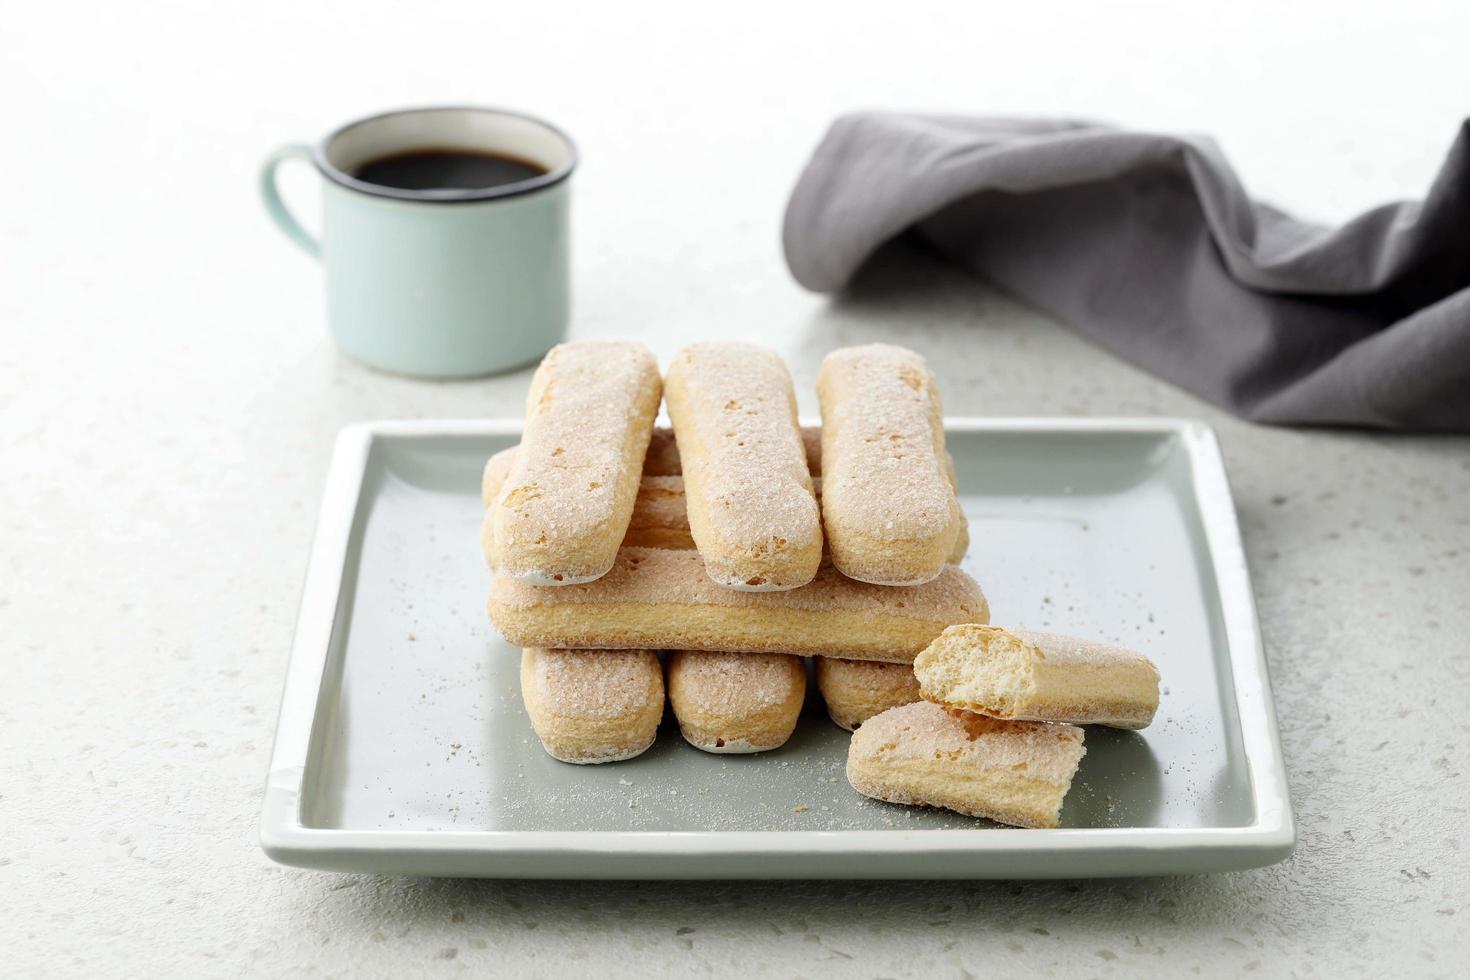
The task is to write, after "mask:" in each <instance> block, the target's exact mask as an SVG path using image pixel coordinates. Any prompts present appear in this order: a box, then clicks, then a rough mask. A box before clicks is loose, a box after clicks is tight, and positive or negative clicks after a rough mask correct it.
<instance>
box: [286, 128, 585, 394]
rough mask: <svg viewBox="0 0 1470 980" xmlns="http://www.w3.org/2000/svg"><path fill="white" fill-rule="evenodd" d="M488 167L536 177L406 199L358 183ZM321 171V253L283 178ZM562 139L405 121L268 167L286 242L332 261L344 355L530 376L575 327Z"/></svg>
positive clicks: (388, 365)
mask: <svg viewBox="0 0 1470 980" xmlns="http://www.w3.org/2000/svg"><path fill="white" fill-rule="evenodd" d="M440 151H448V152H458V153H481V154H492V155H497V156H503V157H507V158H513V159H515V160H518V161H525V162H526V163H528V164H530V165H531V167H532V169H531V170H530V173H531V174H532V175H531V176H528V177H526V178H525V179H522V180H517V181H515V182H512V183H501V184H497V185H495V186H489V187H475V188H465V187H438V188H429V189H403V188H401V187H390V186H383V185H379V184H374V183H368V182H366V181H363V180H359V179H358V178H357V177H356V176H354V173H356V172H357V171H359V170H360V169H361V168H362V167H364V166H365V165H367V164H369V163H372V162H373V161H378V160H383V159H385V158H393V157H396V156H400V155H403V154H415V153H420V152H440ZM292 159H300V160H306V161H308V162H310V163H313V164H314V165H315V166H316V169H317V170H318V172H320V173H321V175H322V176H323V177H324V178H326V179H325V180H324V181H323V193H322V224H321V237H320V239H318V238H315V237H313V236H312V234H311V233H310V232H308V231H307V230H306V228H305V227H303V226H302V224H301V222H299V221H298V220H297V219H296V217H295V216H294V215H292V214H291V212H290V211H289V210H288V209H287V208H286V205H285V203H284V202H283V201H282V200H281V196H280V193H279V192H278V190H277V188H276V170H277V168H278V167H279V166H280V165H281V164H282V163H283V162H285V161H286V160H292ZM576 165H577V150H576V147H575V146H574V145H573V143H572V141H571V140H570V139H569V138H568V137H567V136H566V135H565V134H564V133H562V132H561V130H559V129H557V128H556V127H554V126H552V125H550V124H549V123H546V122H542V121H541V120H539V119H535V118H533V117H531V116H527V115H524V114H522V113H518V112H509V111H506V110H503V109H480V108H472V107H444V108H427V109H406V110H401V111H397V112H387V113H383V114H382V115H377V116H371V117H369V118H366V119H361V120H358V121H357V122H353V123H348V124H347V125H346V126H343V127H342V128H341V129H338V130H337V131H336V132H334V133H332V134H331V135H330V136H328V137H327V138H326V139H324V140H323V141H322V142H321V143H320V144H318V145H317V146H315V147H311V146H306V145H303V144H290V145H287V146H283V147H281V148H280V149H279V150H277V151H276V152H275V153H273V154H271V156H270V157H269V158H268V159H267V160H266V162H265V165H264V167H263V168H262V171H261V175H260V191H261V196H262V198H263V199H264V201H265V206H266V210H267V211H268V212H269V213H270V216H271V217H272V218H273V219H275V222H276V224H277V225H279V226H280V228H281V230H282V231H283V232H285V233H286V236H287V237H288V238H290V239H291V240H292V241H294V242H296V244H298V245H300V246H301V247H302V248H303V249H305V250H306V251H307V252H308V253H309V254H311V255H313V256H317V257H318V258H320V259H321V261H322V264H323V266H324V267H325V270H326V277H327V318H328V320H329V321H330V323H331V329H332V334H333V336H334V337H335V338H336V340H337V343H338V345H339V346H341V348H342V349H343V350H344V351H346V352H347V353H348V354H350V355H351V356H353V357H354V358H356V359H357V360H359V361H362V362H363V363H364V364H367V365H369V366H371V367H375V368H380V369H382V370H384V371H392V372H395V373H398V374H409V375H417V376H421V377H431V378H463V377H473V376H476V375H484V374H493V373H495V372H497V371H504V370H507V369H510V368H513V367H519V366H521V365H524V364H528V363H531V362H532V361H535V360H536V359H538V358H539V357H540V356H541V355H542V354H544V353H546V351H548V350H549V349H551V347H553V346H554V345H555V344H557V343H558V342H559V341H561V340H562V339H563V337H564V336H565V334H566V329H567V321H568V318H569V317H570V314H571V269H570V265H571V256H570V251H571V231H570V214H571V179H570V178H571V176H572V171H573V170H574V169H575V168H576Z"/></svg>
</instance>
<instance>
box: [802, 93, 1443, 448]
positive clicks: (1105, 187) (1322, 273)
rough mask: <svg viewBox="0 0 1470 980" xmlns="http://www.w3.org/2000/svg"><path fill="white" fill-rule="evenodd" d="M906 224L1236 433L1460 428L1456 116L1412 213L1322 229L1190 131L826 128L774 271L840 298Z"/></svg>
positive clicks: (953, 122)
mask: <svg viewBox="0 0 1470 980" xmlns="http://www.w3.org/2000/svg"><path fill="white" fill-rule="evenodd" d="M907 230H913V231H914V232H916V233H917V234H918V235H920V236H921V237H922V238H924V239H926V240H927V241H928V242H929V243H931V244H932V245H933V246H934V247H936V248H937V249H938V250H939V251H940V252H941V253H943V254H944V255H946V256H948V257H949V258H951V259H953V260H955V261H956V262H958V263H960V264H961V265H963V266H965V267H967V268H969V269H970V270H972V271H974V272H975V273H977V274H979V275H980V276H982V277H983V278H985V279H986V280H988V281H990V282H992V283H994V284H995V285H996V286H998V287H999V288H1001V289H1003V290H1005V291H1006V292H1008V293H1011V294H1012V295H1014V296H1016V297H1018V298H1020V299H1022V300H1024V301H1026V302H1028V303H1030V304H1032V305H1034V306H1036V307H1039V308H1040V309H1042V310H1045V311H1047V312H1048V313H1051V314H1052V315H1054V316H1056V317H1058V318H1060V319H1062V320H1064V321H1067V322H1069V323H1070V324H1072V326H1074V327H1075V328H1076V329H1077V330H1079V331H1081V332H1083V333H1085V334H1087V335H1088V336H1090V337H1092V338H1093V339H1095V340H1096V341H1098V342H1099V343H1101V344H1103V345H1105V346H1107V347H1110V348H1111V349H1113V350H1114V351H1116V352H1117V353H1118V354H1121V355H1122V356H1123V357H1126V358H1128V359H1130V360H1133V361H1136V362H1137V363H1139V364H1141V365H1143V366H1144V367H1146V368H1148V369H1149V370H1151V371H1154V372H1156V373H1158V374H1160V375H1162V376H1163V377H1165V378H1167V379H1169V380H1170V381H1172V382H1174V383H1175V384H1178V385H1181V386H1183V387H1185V388H1188V389H1189V390H1191V391H1193V392H1195V393H1196V394H1199V395H1200V396H1202V397H1204V398H1208V399H1209V400H1210V401H1213V402H1215V403H1216V404H1219V405H1222V406H1224V407H1225V408H1227V409H1229V410H1230V411H1232V412H1235V413H1236V414H1239V415H1242V416H1245V417H1246V418H1250V419H1254V420H1256V421H1259V422H1273V423H1312V424H1336V425H1362V426H1374V427H1381V428H1388V429H1418V430H1445V431H1462V432H1463V431H1470V122H1467V123H1466V124H1464V125H1462V127H1461V129H1460V132H1459V135H1458V137H1457V138H1456V140H1455V142H1454V144H1453V146H1452V147H1451V149H1450V152H1449V156H1448V158H1447V159H1446V160H1445V163H1444V166H1443V168H1442V169H1441V170H1440V173H1439V176H1438V177H1437V178H1436V179H1435V181H1434V184H1433V186H1432V187H1431V188H1430V190H1429V195H1428V197H1427V198H1425V200H1424V201H1423V202H1422V203H1421V202H1404V203H1399V204H1388V205H1384V206H1382V207H1378V208H1374V209H1373V210H1371V211H1368V212H1367V213H1365V214H1362V215H1360V216H1359V217H1357V218H1355V219H1354V220H1352V221H1350V222H1348V223H1347V224H1345V225H1343V226H1342V227H1340V228H1324V227H1320V226H1317V225H1313V224H1308V223H1306V222H1303V221H1298V220H1296V219H1294V218H1292V217H1290V216H1289V215H1286V214H1283V213H1282V212H1280V211H1278V210H1276V209H1274V208H1271V207H1269V206H1267V205H1264V204H1260V203H1257V202H1254V201H1252V200H1251V199H1250V198H1249V197H1248V196H1247V195H1246V193H1245V190H1244V188H1242V186H1241V184H1240V182H1239V180H1238V179H1237V178H1236V176H1235V174H1234V172H1233V171H1232V170H1231V168H1230V165H1229V164H1228V163H1226V161H1225V159H1224V157H1223V156H1222V155H1221V153H1220V151H1219V150H1218V148H1217V147H1216V146H1215V144H1214V143H1213V142H1212V141H1210V140H1209V139H1206V138H1203V137H1197V136H1163V135H1156V134H1150V133H1136V132H1125V131H1122V130H1119V129H1115V128H1112V127H1109V126H1102V125H1097V124H1093V123H1085V122H1069V121H1040V120H1021V119H987V118H967V117H951V116H920V115H907V114H895V113H877V112H864V113H857V114H854V115H850V116H844V117H842V118H840V119H838V120H837V122H836V123H835V124H834V125H833V126H832V128H831V130H830V131H829V132H828V133H827V136H826V138H825V139H823V141H822V143H821V145H820V146H818V147H817V150H816V152H815V154H814V155H813V157H812V160H811V162H810V163H809V164H808V165H807V168H806V170H805V172H804V173H803V174H802V175H801V178H800V180H799V181H798V182H797V185H796V189H795V190H794V191H793V193H792V195H791V201H790V203H789V204H788V205H787V210H786V221H785V231H784V242H785V249H786V260H787V263H788V264H789V265H790V267H791V271H792V274H793V275H795V276H796V279H797V280H798V281H799V282H800V283H801V284H802V285H804V286H806V287H807V288H809V289H813V290H817V291H819V292H832V291H836V290H838V289H840V288H841V287H842V286H843V285H844V284H845V283H846V282H847V281H848V279H849V278H851V277H852V276H853V274H854V273H855V272H856V271H857V270H858V268H859V266H860V265H861V264H862V262H863V260H864V259H865V258H866V257H867V256H868V255H869V254H870V253H871V252H872V251H873V250H874V249H875V248H877V247H878V246H879V245H880V244H882V243H883V242H884V241H886V240H888V239H890V238H892V237H894V236H896V235H899V234H900V233H902V232H905V231H907Z"/></svg>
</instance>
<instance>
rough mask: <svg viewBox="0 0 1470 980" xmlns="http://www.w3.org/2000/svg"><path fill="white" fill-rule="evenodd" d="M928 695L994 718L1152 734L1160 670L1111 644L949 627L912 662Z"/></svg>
mask: <svg viewBox="0 0 1470 980" xmlns="http://www.w3.org/2000/svg"><path fill="white" fill-rule="evenodd" d="M914 674H915V676H917V677H918V679H919V686H920V688H921V689H922V691H923V694H924V697H925V698H927V699H929V700H930V701H937V702H940V703H942V704H946V705H949V706H950V707H955V708H967V709H969V710H971V711H978V712H980V713H981V714H985V715H989V716H991V717H992V718H1008V719H1017V720H1028V721H1055V722H1070V723H1072V724H1074V725H1106V726H1108V727H1110V728H1131V729H1139V728H1147V727H1148V725H1149V723H1150V722H1152V721H1153V718H1154V712H1155V711H1157V710H1158V707H1159V670H1158V668H1157V667H1155V666H1154V664H1153V661H1151V660H1149V659H1148V658H1147V657H1145V656H1144V655H1143V654H1141V653H1135V652H1134V651H1132V650H1127V649H1124V648H1123V647H1118V646H1113V645H1112V644H1108V643H1098V642H1096V641H1094V640H1084V639H1079V638H1077V637H1074V636H1063V635H1062V634H1060V633H1043V632H1040V631H1037V630H1022V629H1002V628H1000V627H999V626H985V625H978V624H977V625H959V626H951V627H949V628H948V629H946V630H945V631H944V632H943V633H941V634H940V635H939V637H938V639H936V640H935V641H934V642H933V643H931V644H930V645H929V647H928V648H927V649H926V650H925V651H924V652H923V653H921V654H919V656H918V658H917V659H916V660H915V661H914Z"/></svg>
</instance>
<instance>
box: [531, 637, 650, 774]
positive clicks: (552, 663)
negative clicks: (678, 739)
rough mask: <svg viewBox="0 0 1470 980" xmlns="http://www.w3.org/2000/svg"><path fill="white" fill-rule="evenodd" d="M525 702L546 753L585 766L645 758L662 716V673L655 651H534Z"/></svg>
mask: <svg viewBox="0 0 1470 980" xmlns="http://www.w3.org/2000/svg"><path fill="white" fill-rule="evenodd" d="M521 697H522V700H523V702H524V704H525V708H526V714H527V716H528V717H529V718H530V719H531V726H532V728H534V729H535V731H536V735H537V737H538V738H540V739H541V743H542V745H543V746H544V747H545V749H546V751H547V752H548V753H549V754H550V755H551V756H552V757H554V758H556V759H559V760H561V761H563V762H571V763H576V764H580V765H586V764H595V763H601V762H617V761H620V760H623V759H630V758H632V757H633V756H636V755H638V754H640V753H642V752H643V751H644V750H645V749H647V748H648V747H649V746H650V745H652V744H653V741H654V739H655V738H656V737H657V732H658V724H659V720H660V719H661V718H662V717H663V706H664V684H663V668H662V666H661V665H660V664H659V661H658V657H657V656H656V655H655V654H654V653H653V652H652V651H651V650H542V649H527V650H525V651H524V652H523V653H522V657H521Z"/></svg>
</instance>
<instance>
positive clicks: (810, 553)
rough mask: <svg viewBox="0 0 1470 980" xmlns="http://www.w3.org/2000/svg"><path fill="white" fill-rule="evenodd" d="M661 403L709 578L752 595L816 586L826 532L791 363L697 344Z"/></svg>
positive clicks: (732, 347) (679, 363) (742, 349)
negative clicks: (675, 444)
mask: <svg viewBox="0 0 1470 980" xmlns="http://www.w3.org/2000/svg"><path fill="white" fill-rule="evenodd" d="M664 397H665V401H666V402H667V404H668V409H669V417H670V418H671V419H672V420H673V423H674V435H675V438H676V440H677V442H678V445H679V459H680V465H681V467H682V470H683V476H684V491H685V496H686V499H687V504H688V512H689V528H690V533H691V534H692V536H693V538H694V542H695V545H696V546H697V547H698V548H699V552H700V555H701V556H702V557H703V558H704V560H705V567H706V570H707V571H708V573H709V576H710V578H711V579H713V580H714V581H715V582H717V583H719V584H720V585H724V586H727V587H730V588H735V589H749V590H754V591H765V590H779V589H793V588H796V587H798V586H801V585H805V584H806V583H807V582H810V581H811V579H812V577H813V576H814V575H815V574H816V570H817V565H818V563H820V561H821V558H822V525H821V517H820V513H819V511H818V508H817V501H816V497H815V496H814V495H813V493H812V478H811V473H810V471H809V470H808V469H807V461H806V452H805V450H804V449H803V447H802V440H801V434H800V431H799V427H798V426H797V421H796V392H795V390H794V389H793V387H792V384H791V375H790V374H789V373H788V372H787V370H786V365H785V364H784V363H782V361H781V359H780V358H779V357H777V356H776V354H774V353H773V352H771V351H768V350H766V349H764V348H761V347H756V346H754V345H752V344H743V343H718V342H707V343H700V344H694V345H692V346H690V347H686V348H684V349H683V350H681V351H680V352H679V353H678V354H676V355H675V356H674V361H673V364H672V365H671V366H670V367H669V372H668V376H667V378H666V379H665V383H664Z"/></svg>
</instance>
